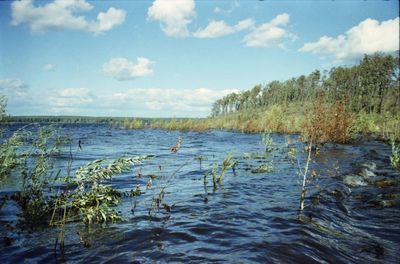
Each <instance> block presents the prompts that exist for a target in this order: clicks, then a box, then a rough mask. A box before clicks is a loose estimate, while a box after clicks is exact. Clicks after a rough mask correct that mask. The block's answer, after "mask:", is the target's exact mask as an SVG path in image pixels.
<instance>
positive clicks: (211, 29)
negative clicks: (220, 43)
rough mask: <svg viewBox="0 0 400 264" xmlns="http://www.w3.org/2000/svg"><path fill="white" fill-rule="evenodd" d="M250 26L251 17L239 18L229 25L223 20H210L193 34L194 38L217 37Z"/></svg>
mask: <svg viewBox="0 0 400 264" xmlns="http://www.w3.org/2000/svg"><path fill="white" fill-rule="evenodd" d="M251 27H254V21H253V20H252V19H245V20H241V21H239V22H238V23H237V24H236V25H234V26H229V25H227V24H226V23H225V21H222V20H221V21H211V22H210V23H209V24H208V25H207V27H205V28H203V29H199V30H197V31H196V32H194V33H193V36H194V37H196V38H218V37H222V36H226V35H230V34H233V33H235V32H238V31H241V30H245V29H248V28H251Z"/></svg>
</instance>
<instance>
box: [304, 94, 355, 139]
mask: <svg viewBox="0 0 400 264" xmlns="http://www.w3.org/2000/svg"><path fill="white" fill-rule="evenodd" d="M352 123H353V115H352V113H351V112H350V110H349V109H348V107H347V100H346V98H345V99H343V100H341V101H337V102H336V103H334V104H332V105H330V104H325V103H324V95H323V93H321V94H320V95H319V97H318V99H317V101H316V102H314V104H313V106H312V109H311V110H310V112H309V114H308V118H307V121H306V122H305V124H304V132H303V134H304V136H305V138H306V139H307V140H312V141H313V142H314V143H316V144H318V143H325V142H336V143H346V142H349V141H350V139H351V138H352V134H351V127H352Z"/></svg>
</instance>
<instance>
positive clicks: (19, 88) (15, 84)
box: [0, 79, 28, 99]
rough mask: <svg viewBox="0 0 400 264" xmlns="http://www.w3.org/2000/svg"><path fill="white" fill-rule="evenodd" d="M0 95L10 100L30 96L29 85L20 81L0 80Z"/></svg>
mask: <svg viewBox="0 0 400 264" xmlns="http://www.w3.org/2000/svg"><path fill="white" fill-rule="evenodd" d="M0 93H1V94H3V95H5V96H7V97H8V98H19V99H21V97H27V96H28V85H27V84H26V83H25V82H24V81H22V80H19V79H2V80H0Z"/></svg>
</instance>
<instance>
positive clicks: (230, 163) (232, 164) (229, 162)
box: [211, 155, 238, 190]
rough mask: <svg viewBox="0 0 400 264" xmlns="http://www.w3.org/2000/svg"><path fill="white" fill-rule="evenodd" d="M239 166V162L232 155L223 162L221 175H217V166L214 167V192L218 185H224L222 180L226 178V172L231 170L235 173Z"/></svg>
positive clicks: (212, 172)
mask: <svg viewBox="0 0 400 264" xmlns="http://www.w3.org/2000/svg"><path fill="white" fill-rule="evenodd" d="M237 164H238V162H237V160H235V159H234V157H233V156H232V155H228V156H227V157H226V158H225V159H224V161H223V162H222V166H221V172H220V174H219V175H218V174H217V168H216V166H215V165H214V166H213V168H212V169H211V175H212V180H213V186H214V190H215V189H216V188H217V184H219V185H221V184H222V179H223V178H224V176H225V173H226V171H227V170H228V169H230V168H231V169H232V170H233V171H234V170H235V168H236V165H237Z"/></svg>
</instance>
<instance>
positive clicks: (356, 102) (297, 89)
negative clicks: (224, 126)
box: [211, 53, 400, 117]
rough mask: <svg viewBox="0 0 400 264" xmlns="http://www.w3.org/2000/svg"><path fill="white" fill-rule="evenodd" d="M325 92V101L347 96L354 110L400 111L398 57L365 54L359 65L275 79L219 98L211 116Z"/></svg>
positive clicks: (305, 99)
mask: <svg viewBox="0 0 400 264" xmlns="http://www.w3.org/2000/svg"><path fill="white" fill-rule="evenodd" d="M321 93H324V101H325V103H328V104H329V103H335V102H337V101H340V100H343V99H346V100H347V103H348V106H349V107H350V109H351V110H352V111H353V112H355V113H360V112H364V113H368V114H370V113H378V114H382V113H389V114H391V115H395V114H399V112H400V107H399V106H400V86H399V57H393V56H392V55H383V54H379V53H378V54H374V55H365V56H364V58H363V59H362V60H361V62H360V63H359V64H358V65H355V66H351V67H345V66H339V67H334V68H332V69H331V70H330V71H329V72H327V71H326V72H323V73H321V72H320V71H319V70H315V71H314V72H312V73H310V74H309V75H308V76H305V75H301V76H299V77H297V78H291V79H289V80H286V81H272V82H270V83H268V84H266V85H256V86H254V88H252V89H250V90H247V91H244V92H241V93H239V94H237V93H231V94H228V95H226V96H225V97H223V98H221V99H219V100H217V101H216V102H215V103H214V104H213V107H212V113H211V116H213V117H216V116H221V115H226V114H228V113H232V112H237V111H244V110H249V109H250V110H251V109H260V108H263V107H270V106H272V105H287V104H291V103H296V102H303V103H304V102H312V101H314V100H316V99H317V97H318V95H319V94H321Z"/></svg>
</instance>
